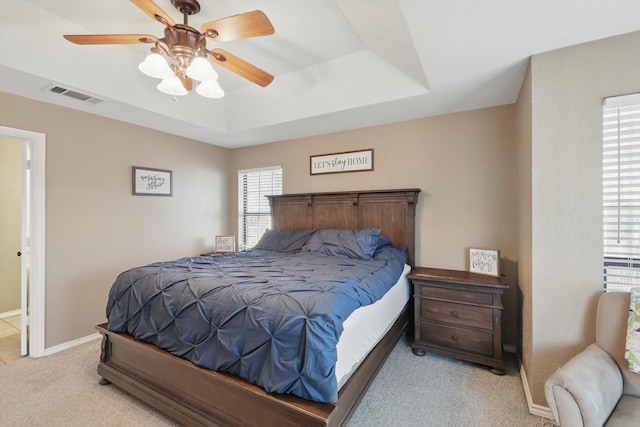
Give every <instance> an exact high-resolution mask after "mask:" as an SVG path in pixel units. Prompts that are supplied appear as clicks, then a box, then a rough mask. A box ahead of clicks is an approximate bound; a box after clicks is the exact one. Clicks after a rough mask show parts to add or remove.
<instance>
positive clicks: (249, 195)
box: [238, 166, 282, 249]
mask: <svg viewBox="0 0 640 427" xmlns="http://www.w3.org/2000/svg"><path fill="white" fill-rule="evenodd" d="M271 194H282V168H281V167H280V166H275V167H270V168H263V169H249V170H242V171H238V236H239V237H238V245H239V246H240V249H246V248H250V247H253V246H254V245H255V244H256V243H258V240H260V237H261V236H262V234H263V233H264V231H265V230H266V229H267V228H269V227H271V208H270V206H269V199H267V197H265V196H268V195H271Z"/></svg>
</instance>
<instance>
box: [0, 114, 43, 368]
mask: <svg viewBox="0 0 640 427" xmlns="http://www.w3.org/2000/svg"><path fill="white" fill-rule="evenodd" d="M0 135H1V136H4V137H8V138H15V139H19V140H20V141H22V144H23V146H22V147H23V148H22V161H23V164H22V174H23V175H22V186H23V191H22V201H21V204H22V207H21V208H22V226H21V241H20V248H16V251H17V252H19V253H20V255H19V256H20V268H21V272H20V274H21V280H22V287H21V293H20V300H21V301H20V304H21V329H22V334H21V345H20V347H21V348H20V352H21V354H22V355H26V354H28V355H29V356H30V357H41V356H45V322H44V319H45V217H46V213H45V153H46V150H45V143H46V136H45V134H42V133H39V132H32V131H28V130H23V129H15V128H10V127H6V126H0ZM16 246H17V245H16ZM14 255H16V252H14Z"/></svg>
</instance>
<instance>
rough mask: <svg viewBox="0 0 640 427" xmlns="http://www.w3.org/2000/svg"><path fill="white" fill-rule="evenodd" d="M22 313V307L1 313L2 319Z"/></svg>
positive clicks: (0, 317)
mask: <svg viewBox="0 0 640 427" xmlns="http://www.w3.org/2000/svg"><path fill="white" fill-rule="evenodd" d="M20 313H22V310H20V309H17V310H12V311H5V312H4V313H0V319H4V318H6V317H13V316H19V315H20Z"/></svg>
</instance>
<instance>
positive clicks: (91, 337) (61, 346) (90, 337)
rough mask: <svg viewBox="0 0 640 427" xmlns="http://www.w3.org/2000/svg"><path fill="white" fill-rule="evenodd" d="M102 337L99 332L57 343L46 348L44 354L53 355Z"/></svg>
mask: <svg viewBox="0 0 640 427" xmlns="http://www.w3.org/2000/svg"><path fill="white" fill-rule="evenodd" d="M101 337H102V335H100V334H99V333H98V332H96V333H95V334H91V335H88V336H86V337H83V338H78V339H77V340H73V341H69V342H65V343H62V344H58V345H55V346H53V347H49V348H45V350H44V354H43V356H51V355H52V354H55V353H58V352H61V351H64V350H69V349H70V348H73V347H77V346H79V345H82V344H86V343H88V342H91V341H95V340H99V339H100V338H101Z"/></svg>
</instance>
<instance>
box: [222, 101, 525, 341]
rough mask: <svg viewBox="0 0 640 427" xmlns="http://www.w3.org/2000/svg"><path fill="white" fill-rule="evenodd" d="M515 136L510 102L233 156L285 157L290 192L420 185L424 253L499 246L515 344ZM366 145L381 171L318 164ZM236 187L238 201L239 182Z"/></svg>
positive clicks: (459, 263) (240, 160)
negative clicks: (324, 169)
mask: <svg viewBox="0 0 640 427" xmlns="http://www.w3.org/2000/svg"><path fill="white" fill-rule="evenodd" d="M514 138H515V136H514V107H513V106H512V105H511V106H503V107H496V108H487V109H482V110H476V111H470V112H463V113H456V114H449V115H444V116H439V117H432V118H426V119H421V120H413V121H409V122H403V123H397V124H390V125H384V126H376V127H371V128H365V129H359V130H353V131H347V132H339V133H335V134H330V135H322V136H316V137H311V138H302V139H296V140H291V141H283V142H278V143H273V144H266V145H260V146H254V147H247V148H242V149H235V150H233V152H232V155H231V157H232V159H233V162H232V168H233V169H234V170H237V169H249V168H257V167H264V166H273V165H281V166H282V168H283V187H284V192H285V193H299V192H309V191H334V190H363V189H383V188H414V187H418V188H421V189H422V193H421V195H420V201H419V204H418V209H417V217H416V229H417V231H416V263H417V264H418V265H421V266H431V267H440V268H451V269H467V268H468V249H469V248H470V247H480V248H496V249H500V250H501V256H502V261H503V271H504V272H505V273H506V275H507V280H508V282H509V283H510V284H511V289H509V290H508V291H507V294H506V297H505V306H506V308H505V343H506V344H510V345H514V346H515V344H516V339H517V329H516V328H517V314H516V295H517V293H516V290H517V264H516V262H517V258H518V257H517V239H516V236H517V233H516V223H517V222H516V219H517V217H516V206H517V194H516V177H517V174H516V157H515V142H514ZM365 148H373V149H374V170H373V171H370V172H354V173H344V174H329V175H314V176H311V175H310V174H309V156H310V155H315V154H325V153H335V152H340V151H352V150H358V149H365ZM234 188H235V187H234ZM232 197H233V198H234V202H233V203H234V206H235V204H236V201H235V198H236V197H237V195H236V191H235V190H234V194H233V195H232ZM234 212H235V211H234Z"/></svg>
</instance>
